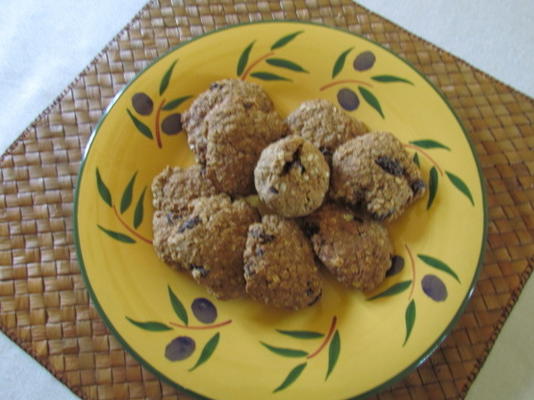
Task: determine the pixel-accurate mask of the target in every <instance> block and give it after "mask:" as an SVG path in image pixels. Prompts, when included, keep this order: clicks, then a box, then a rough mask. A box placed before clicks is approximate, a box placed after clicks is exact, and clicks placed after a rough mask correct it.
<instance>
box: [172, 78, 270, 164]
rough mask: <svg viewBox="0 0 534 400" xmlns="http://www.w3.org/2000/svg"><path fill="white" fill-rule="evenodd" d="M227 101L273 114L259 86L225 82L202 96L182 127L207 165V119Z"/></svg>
mask: <svg viewBox="0 0 534 400" xmlns="http://www.w3.org/2000/svg"><path fill="white" fill-rule="evenodd" d="M228 97H241V98H243V99H245V100H246V101H247V102H248V103H249V104H251V107H254V108H256V109H258V110H259V111H263V112H270V111H273V110H274V106H273V102H272V101H271V99H270V98H269V96H268V95H267V94H266V93H265V91H264V90H263V89H262V88H261V86H260V85H258V84H256V83H252V82H245V81H242V80H240V79H223V80H220V81H217V82H213V83H212V84H211V85H210V87H209V89H208V90H206V91H205V92H203V93H201V94H200V95H199V96H198V97H197V98H196V99H195V101H194V102H193V104H192V105H191V107H190V108H189V110H187V112H185V113H184V114H183V115H182V126H183V128H184V129H185V131H186V132H187V141H188V143H189V146H190V147H191V150H192V151H193V152H194V153H195V155H196V158H197V161H198V162H199V163H200V164H202V165H204V164H205V163H206V151H207V147H208V124H207V121H206V117H207V116H208V115H209V113H210V112H211V111H212V110H213V109H214V108H215V106H217V105H218V104H220V103H222V102H223V101H224V100H226V99H227V98H228Z"/></svg>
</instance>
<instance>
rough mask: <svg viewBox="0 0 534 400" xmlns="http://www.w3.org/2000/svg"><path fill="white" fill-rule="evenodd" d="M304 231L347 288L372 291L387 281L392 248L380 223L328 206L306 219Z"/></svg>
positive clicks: (318, 254) (327, 265) (326, 263)
mask: <svg viewBox="0 0 534 400" xmlns="http://www.w3.org/2000/svg"><path fill="white" fill-rule="evenodd" d="M303 227H304V232H305V234H306V235H307V236H309V237H310V240H311V242H312V245H313V249H314V251H315V254H316V255H317V257H318V258H319V259H320V260H321V262H322V263H323V264H324V265H325V266H326V268H328V270H329V271H330V272H331V273H332V274H333V275H334V276H335V277H336V279H337V280H338V281H339V282H341V283H342V284H344V285H345V286H348V287H355V288H357V289H361V290H363V291H370V290H373V289H375V288H376V287H377V286H378V285H379V284H380V283H381V282H382V281H383V280H384V278H385V277H386V271H387V270H388V269H389V267H390V266H391V257H392V253H393V247H392V245H391V241H390V239H389V235H388V231H387V229H386V228H385V227H384V226H383V225H382V224H381V223H379V222H377V221H372V220H368V219H364V218H361V217H359V216H358V215H356V214H354V213H353V212H351V211H350V210H349V209H347V208H345V207H342V206H338V205H336V204H325V205H324V206H323V207H321V208H320V209H319V210H317V211H316V212H315V213H313V214H312V215H310V216H308V217H306V219H305V221H304V224H303Z"/></svg>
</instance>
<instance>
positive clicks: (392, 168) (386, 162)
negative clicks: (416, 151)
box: [375, 156, 404, 176]
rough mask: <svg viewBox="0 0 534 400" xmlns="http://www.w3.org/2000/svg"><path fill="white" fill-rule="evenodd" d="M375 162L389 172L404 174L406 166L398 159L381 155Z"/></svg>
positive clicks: (396, 174) (397, 174) (395, 174)
mask: <svg viewBox="0 0 534 400" xmlns="http://www.w3.org/2000/svg"><path fill="white" fill-rule="evenodd" d="M375 163H376V164H377V165H378V166H379V167H380V168H382V169H383V170H384V171H386V172H387V173H388V174H391V175H393V176H402V175H404V168H402V165H400V164H399V162H398V161H396V160H393V159H392V158H389V157H387V156H380V157H378V158H377V159H376V160H375Z"/></svg>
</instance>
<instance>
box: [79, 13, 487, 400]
mask: <svg viewBox="0 0 534 400" xmlns="http://www.w3.org/2000/svg"><path fill="white" fill-rule="evenodd" d="M222 78H239V79H243V80H247V81H251V82H256V83H259V84H261V85H262V86H263V88H264V89H265V90H266V91H267V93H268V94H269V95H270V96H271V97H272V99H273V101H274V103H275V105H276V108H277V109H278V111H279V112H280V113H281V114H282V115H283V116H284V117H285V116H287V115H288V113H290V112H291V111H292V110H293V109H295V108H296V107H297V106H298V105H299V104H300V103H301V102H302V101H304V100H308V99H314V98H319V97H321V98H325V99H328V100H330V101H332V102H333V103H335V104H337V105H338V106H339V107H340V108H342V109H344V110H345V112H347V113H348V114H350V115H351V116H353V117H356V118H358V119H360V120H362V121H364V122H365V123H366V124H367V125H368V126H369V127H370V128H371V129H372V130H379V131H381V130H386V131H391V132H394V133H395V134H396V135H397V136H398V137H399V138H400V139H401V140H402V141H403V143H404V144H405V146H406V149H407V150H408V151H409V152H410V153H411V155H412V156H413V158H414V160H415V162H416V163H417V164H419V165H420V168H421V170H422V173H423V176H424V179H425V180H426V182H427V184H428V192H427V195H426V196H425V197H424V198H423V199H421V200H420V201H418V202H417V203H416V204H415V205H413V206H412V207H411V208H410V209H409V210H408V211H407V212H406V213H405V214H404V215H403V216H402V217H401V218H400V219H399V220H398V221H396V222H395V223H393V224H391V225H390V227H389V228H390V233H391V236H392V238H393V241H394V247H395V252H396V254H397V255H398V256H400V257H401V258H399V260H400V261H404V262H403V263H402V262H400V263H398V264H397V266H398V267H402V268H397V270H396V271H392V272H393V273H392V274H390V276H388V277H387V279H386V280H385V281H384V282H383V284H382V285H381V286H380V287H379V288H378V289H376V290H375V291H373V292H372V293H367V294H363V293H361V292H359V291H356V290H349V289H346V288H344V287H342V286H340V285H338V284H336V283H335V282H334V281H332V279H330V278H329V276H328V274H326V273H325V274H324V280H325V290H324V291H323V297H322V299H321V301H320V302H319V303H317V304H316V305H315V306H313V307H311V308H309V309H306V310H302V311H298V312H285V311H279V310H274V309H271V308H269V307H266V306H263V305H261V304H257V303H255V302H253V301H251V300H247V299H242V300H234V301H226V302H224V301H218V300H216V299H215V298H213V297H211V296H210V295H208V294H207V292H206V291H205V290H204V289H203V288H202V287H199V286H197V285H196V284H195V283H194V281H193V280H192V279H191V278H189V277H187V276H186V275H185V274H182V273H179V272H175V271H173V270H171V269H170V268H168V267H167V266H166V265H165V264H164V263H162V262H161V261H160V260H159V259H158V258H157V257H156V255H155V254H154V251H153V250H152V246H151V238H152V226H151V219H152V213H153V209H152V206H151V192H150V183H151V180H152V178H153V177H154V175H156V174H157V173H158V172H159V171H160V170H161V169H162V168H164V167H165V166H166V165H169V164H170V165H179V166H183V167H185V166H188V165H191V164H192V163H194V157H193V155H192V153H191V152H190V150H189V148H188V146H187V140H186V136H185V133H183V132H181V127H180V124H179V122H178V121H179V114H180V113H182V112H184V110H186V109H187V108H188V107H189V105H190V104H191V101H192V100H193V99H194V98H195V96H197V95H198V94H199V93H201V92H202V91H204V90H206V89H207V88H208V86H209V85H210V83H211V82H213V81H215V80H218V79H222ZM136 95H137V96H136ZM78 182H79V184H78V187H77V193H76V200H75V201H76V205H75V206H76V207H75V231H76V243H77V247H78V257H79V261H80V265H81V267H82V272H83V275H84V277H85V280H86V284H87V287H88V289H89V291H90V293H91V296H92V298H93V301H94V304H95V306H96V307H97V309H98V310H99V312H100V314H101V316H102V318H103V319H104V320H105V321H106V323H107V325H108V327H109V328H110V330H111V331H112V332H113V333H114V334H115V335H116V337H117V338H118V339H119V341H120V342H121V343H122V344H123V345H124V347H125V348H126V349H127V350H128V351H130V352H131V353H132V354H133V355H134V356H135V357H136V358H137V359H138V360H139V361H140V362H141V363H142V364H143V365H144V366H145V367H147V368H148V369H149V370H151V371H152V372H154V373H156V374H157V375H158V376H160V377H161V378H164V379H165V380H166V381H168V382H170V383H172V384H174V385H175V386H177V387H179V388H182V389H185V390H187V391H188V392H189V393H191V394H194V395H196V396H197V397H201V398H203V397H207V398H217V399H236V398H242V399H252V398H253V399H270V398H275V399H296V398H298V399H301V398H306V399H325V398H338V399H341V398H349V397H355V398H360V397H364V396H366V395H368V394H370V393H373V392H376V391H378V390H380V389H383V388H385V387H387V386H388V385H390V384H391V383H392V382H394V381H395V379H399V378H400V377H402V376H404V375H405V374H407V373H408V372H409V371H411V370H412V369H413V368H415V367H416V366H417V365H418V364H419V363H421V362H422V361H423V360H424V359H425V358H426V357H428V355H429V354H430V353H431V352H432V351H433V350H434V349H435V348H436V346H437V345H438V344H439V343H440V341H441V340H443V338H444V337H445V336H446V334H447V333H448V332H449V330H450V329H451V327H452V325H453V324H454V322H455V321H456V320H457V319H458V317H459V315H460V314H461V313H462V311H463V309H464V307H465V305H466V302H467V300H468V298H469V295H470V293H471V291H472V289H473V286H474V283H475V280H476V277H477V273H478V270H479V268H480V264H481V258H482V254H483V247H484V238H485V230H486V228H485V227H486V224H485V220H486V218H485V197H484V192H483V185H482V183H481V176H480V172H479V169H478V167H477V161H476V158H475V155H474V153H473V149H472V147H471V145H470V143H469V141H468V139H467V137H466V135H465V132H464V131H463V129H462V126H461V125H460V123H459V121H458V119H457V118H456V116H455V114H454V113H453V111H452V110H451V109H450V107H449V106H448V104H447V102H446V101H445V100H444V98H443V97H442V96H441V95H440V93H439V92H438V91H437V90H436V89H435V88H434V87H433V86H432V85H431V83H430V82H429V81H428V80H427V79H426V78H425V77H424V76H423V75H422V74H420V73H419V72H418V71H416V70H415V69H414V68H413V67H412V66H410V65H409V64H408V63H407V62H406V61H404V60H402V59H401V58H399V57H398V56H396V55H395V54H393V53H392V52H391V51H389V50H387V49H385V48H383V47H381V46H380V45H378V44H376V43H373V42H371V41H369V40H367V39H364V38H362V37H359V36H356V35H353V34H350V33H347V32H345V31H340V30H336V29H332V28H329V27H325V26H321V25H313V24H304V23H295V22H276V23H274V22H268V23H258V24H249V25H240V26H236V27H232V28H228V29H224V30H221V31H217V32H214V33H210V34H208V35H205V36H202V37H200V38H197V39H195V40H193V41H191V42H188V43H185V44H184V45H182V46H180V47H178V48H176V49H174V50H172V51H170V52H169V53H167V54H166V55H164V56H163V57H161V58H160V59H158V60H157V61H155V62H154V63H153V64H152V65H151V66H149V67H148V68H147V69H146V70H144V71H143V72H142V73H140V74H139V75H138V76H137V77H136V78H135V79H134V80H133V81H132V82H131V83H130V84H129V85H128V86H127V87H126V88H125V89H124V90H123V91H122V92H121V93H119V95H118V96H117V97H116V99H115V100H114V102H113V103H112V105H111V106H110V107H109V108H108V110H107V111H106V112H105V114H104V116H103V118H102V120H101V121H100V123H99V125H98V127H97V128H96V131H95V133H94V134H93V136H92V139H91V141H90V143H89V145H88V148H87V151H86V154H85V159H84V161H83V164H82V168H81V171H80V175H79V181H78ZM196 299H205V300H197V301H195V300H196ZM201 303H202V304H201ZM199 305H201V306H202V305H203V306H204V307H200V308H199ZM202 310H203V311H202ZM206 310H207V311H206ZM170 358H172V359H174V361H172V360H171V359H170ZM176 358H179V360H176Z"/></svg>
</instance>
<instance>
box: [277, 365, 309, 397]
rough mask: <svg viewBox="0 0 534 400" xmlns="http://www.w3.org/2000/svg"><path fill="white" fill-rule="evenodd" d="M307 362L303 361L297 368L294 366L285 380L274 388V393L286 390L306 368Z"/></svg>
mask: <svg viewBox="0 0 534 400" xmlns="http://www.w3.org/2000/svg"><path fill="white" fill-rule="evenodd" d="M306 365H307V363H302V364H299V365H297V366H296V367H295V368H293V369H292V370H291V371H289V374H287V376H286V378H285V379H284V381H283V382H282V383H281V384H280V386H278V387H277V388H276V389H274V390H273V393H276V392H279V391H280V390H284V389H285V388H287V387H288V386H290V385H291V384H292V383H293V382H295V381H296V380H297V378H298V377H299V376H300V374H302V371H304V368H306Z"/></svg>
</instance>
